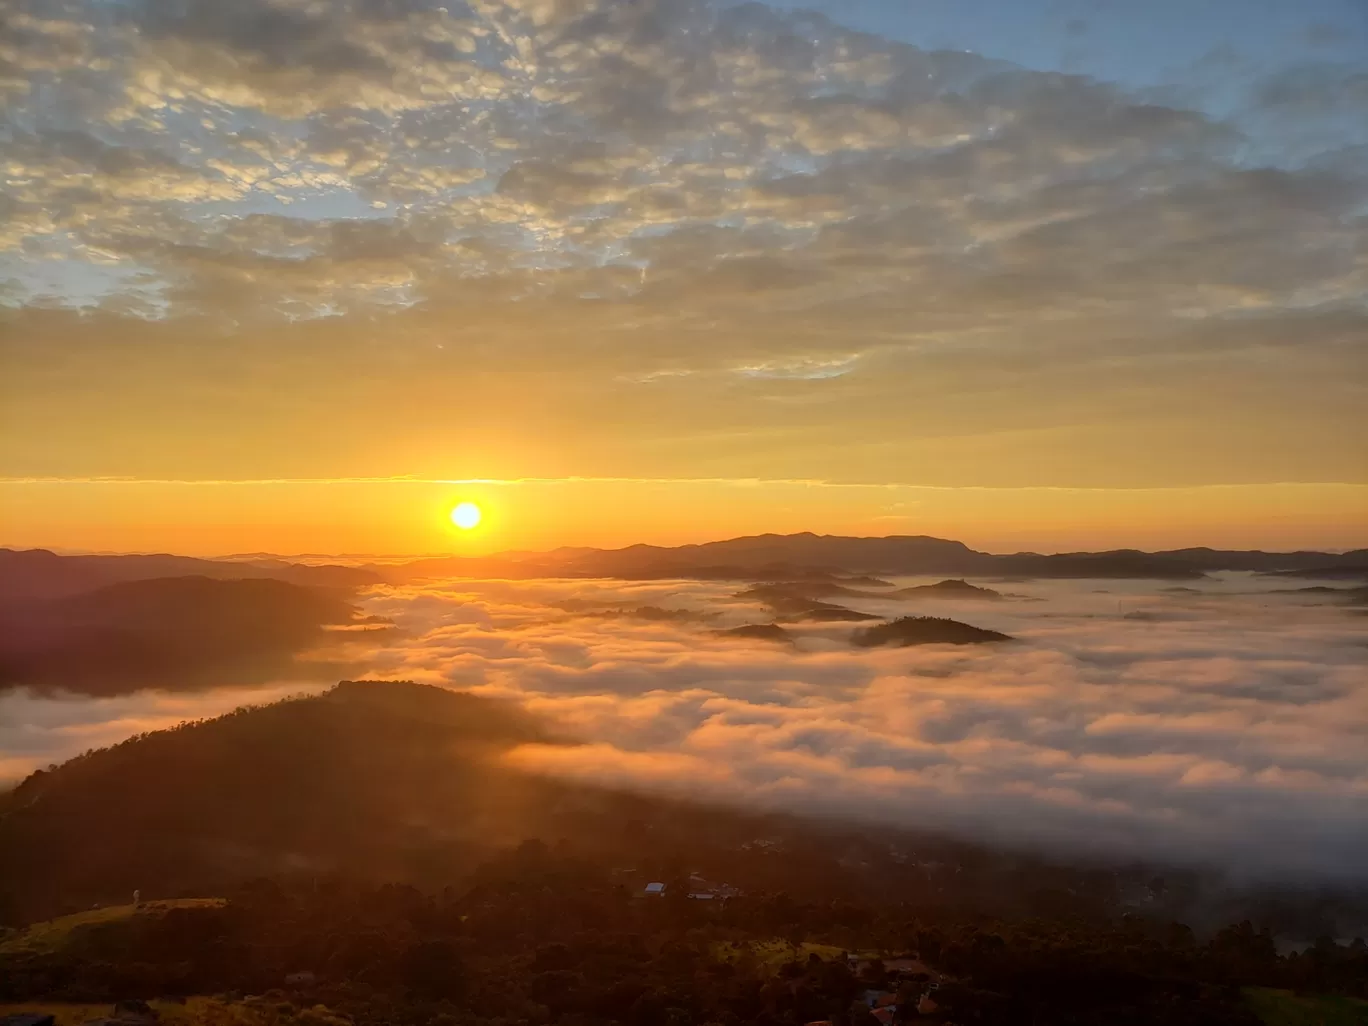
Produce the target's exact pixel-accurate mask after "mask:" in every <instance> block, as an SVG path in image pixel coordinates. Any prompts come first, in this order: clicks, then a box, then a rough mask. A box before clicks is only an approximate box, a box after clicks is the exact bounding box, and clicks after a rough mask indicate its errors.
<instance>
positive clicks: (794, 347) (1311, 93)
mask: <svg viewBox="0 0 1368 1026" xmlns="http://www.w3.org/2000/svg"><path fill="white" fill-rule="evenodd" d="M92 3H93V0H72V2H70V3H58V2H56V0H33V4H32V6H33V10H34V11H39V12H41V16H39V15H38V14H34V15H32V16H30V15H24V26H23V30H22V32H21V33H20V34H19V36H18V37H16V38H21V39H22V40H23V48H22V49H23V54H22V60H20V59H19V58H18V57H16V61H17V63H15V62H11V63H12V64H13V69H12V70H13V74H11V75H9V76H8V77H7V78H6V79H5V80H4V81H3V82H0V94H2V95H3V102H0V138H4V139H5V140H6V143H5V155H4V163H3V169H4V172H5V173H4V174H3V175H0V213H2V214H3V217H2V218H0V368H3V370H2V371H0V501H3V506H2V507H0V544H9V545H49V546H60V547H66V548H79V549H138V550H146V549H159V550H165V549H174V550H181V551H187V552H203V553H209V552H224V551H242V550H252V549H269V550H275V551H301V550H311V551H319V550H332V551H338V550H366V551H384V552H418V551H434V550H438V551H439V550H445V549H448V548H450V547H452V546H456V545H459V546H464V547H466V548H482V549H487V548H504V547H519V546H529V547H547V546H554V545H559V544H596V545H622V544H627V543H631V542H634V541H655V542H663V543H669V542H679V541H694V540H704V539H711V538H719V537H724V536H729V535H736V534H741V533H753V532H762V531H799V530H813V531H823V532H844V533H852V534H855V533H858V534H886V533H890V532H909V533H931V534H938V535H944V536H949V537H954V538H960V539H963V540H965V541H966V542H969V543H971V544H974V545H978V546H982V547H985V548H990V549H1013V548H1019V547H1031V548H1040V549H1078V548H1085V547H1087V548H1096V547H1104V546H1128V545H1135V546H1146V547H1157V546H1168V545H1183V544H1210V545H1240V546H1244V545H1257V546H1262V547H1269V548H1273V547H1277V548H1285V547H1293V546H1315V547H1324V548H1331V547H1350V546H1356V545H1363V544H1365V542H1368V538H1365V533H1364V524H1365V523H1366V522H1368V515H1366V514H1368V505H1366V504H1365V500H1364V490H1365V488H1368V429H1366V428H1368V423H1366V422H1365V415H1364V410H1365V409H1368V391H1365V381H1368V363H1365V350H1364V340H1365V339H1368V308H1365V306H1364V303H1363V297H1364V296H1365V295H1368V243H1365V238H1366V236H1365V231H1364V216H1363V215H1364V207H1363V201H1364V197H1365V196H1368V172H1365V164H1364V163H1363V161H1362V160H1357V159H1353V158H1352V156H1346V154H1348V155H1352V154H1354V153H1357V152H1360V151H1361V150H1362V149H1363V147H1364V146H1368V128H1364V127H1361V126H1363V124H1364V122H1363V119H1362V118H1361V116H1357V117H1356V116H1355V115H1358V114H1361V112H1360V111H1358V110H1357V109H1356V108H1354V107H1353V106H1352V104H1353V100H1354V97H1355V96H1357V95H1359V94H1357V93H1355V92H1354V89H1353V84H1354V81H1355V79H1354V78H1353V74H1354V73H1356V72H1355V71H1354V66H1353V65H1352V64H1351V63H1346V62H1344V61H1341V62H1339V63H1335V62H1334V61H1331V60H1329V59H1328V58H1326V57H1324V54H1322V55H1321V56H1319V57H1318V56H1317V55H1316V54H1315V53H1310V52H1302V51H1301V50H1298V49H1296V48H1295V47H1291V48H1290V49H1289V50H1288V56H1287V58H1286V59H1287V61H1289V62H1291V63H1289V64H1288V65H1287V67H1286V68H1281V67H1273V66H1272V65H1270V66H1269V68H1268V69H1267V76H1268V77H1267V78H1266V79H1264V78H1260V77H1259V75H1256V74H1254V73H1253V72H1252V71H1251V72H1250V74H1249V76H1248V81H1246V80H1245V79H1244V78H1241V79H1240V80H1239V81H1235V80H1233V79H1232V80H1231V81H1229V82H1225V83H1222V84H1220V88H1217V89H1216V90H1215V91H1214V92H1211V91H1208V88H1207V87H1208V86H1209V85H1210V83H1209V82H1206V81H1205V79H1202V81H1199V80H1198V79H1201V78H1202V76H1197V78H1191V77H1190V78H1189V79H1186V80H1184V82H1183V83H1181V85H1183V87H1182V88H1173V89H1168V90H1159V91H1155V90H1146V91H1144V92H1137V91H1136V87H1135V85H1134V74H1133V73H1134V70H1135V69H1134V68H1133V67H1132V68H1131V71H1132V75H1131V78H1129V79H1128V78H1127V76H1126V75H1125V74H1122V73H1121V70H1120V65H1119V63H1118V70H1117V74H1116V75H1115V76H1114V77H1113V78H1109V77H1108V76H1107V75H1106V74H1103V73H1101V72H1100V71H1099V73H1097V74H1089V75H1081V74H1059V73H1056V72H1057V70H1058V69H1056V70H1051V69H1050V68H1047V67H1038V66H1020V67H1016V66H1013V65H1010V64H1007V63H1005V62H1004V61H1002V60H999V59H998V58H999V57H1001V56H1002V55H1001V54H997V53H993V52H988V49H985V50H984V52H979V51H978V50H975V49H973V48H972V47H958V46H957V47H955V48H954V49H953V50H949V51H942V50H938V49H936V48H935V46H934V45H933V43H934V40H932V39H931V38H930V37H925V38H923V37H922V36H920V35H918V34H917V33H918V32H921V31H924V29H925V26H924V25H922V24H921V20H919V18H918V17H916V16H915V15H906V16H905V17H899V18H897V19H895V20H896V21H897V23H898V24H899V25H900V26H902V28H901V29H900V31H903V30H905V31H906V32H908V33H911V35H908V36H907V37H906V38H903V37H902V36H899V35H897V34H894V35H891V36H884V35H880V34H879V33H878V32H873V33H870V32H860V31H855V30H853V29H851V28H849V27H846V26H843V25H842V24H841V23H840V21H839V19H835V20H825V19H823V18H821V17H812V16H806V15H801V14H797V13H794V12H793V11H792V10H791V9H790V7H791V5H788V6H785V5H783V4H780V5H766V4H740V5H738V4H730V3H721V2H713V0H699V2H697V3H694V2H690V3H675V2H673V0H669V2H666V0H643V2H637V3H622V2H618V0H576V2H574V3H549V2H545V0H488V2H483V0H482V2H481V3H478V4H474V5H471V4H466V3H445V2H439V0H413V2H412V3H405V4H400V5H384V4H382V5H378V6H377V5H361V6H357V5H355V4H344V3H305V2H303V0H270V2H269V3H268V2H266V0H233V2H232V3H224V2H222V0H188V2H186V3H183V4H171V5H166V4H151V5H132V6H130V7H129V8H128V10H127V11H124V12H123V14H122V15H121V19H122V20H121V21H120V31H119V32H117V33H113V34H111V33H107V32H103V31H92V30H91V27H92V25H93V24H103V23H104V22H103V19H104V18H105V17H106V15H105V14H98V11H97V8H99V5H98V4H95V5H94V6H92ZM282 5H283V8H286V9H288V10H289V11H291V12H292V13H291V14H290V17H291V18H297V19H298V24H299V25H300V26H301V29H300V32H299V34H298V36H297V37H294V36H292V37H290V38H279V37H278V35H276V34H273V32H272V31H271V29H270V26H273V25H275V24H276V23H277V21H278V15H279V10H280V9H281V8H282ZM372 7H374V8H375V9H374V10H372V9H371V8H372ZM831 7H832V9H833V10H838V8H839V5H831ZM888 7H889V9H890V10H894V9H896V10H898V11H904V12H906V11H909V10H911V9H912V8H914V7H916V5H908V4H906V3H905V2H902V0H898V2H894V0H890V2H889V5H888ZM363 8H364V10H363ZM100 9H101V10H102V8H100ZM225 12H226V13H225ZM97 14H98V17H97ZM1306 16H1307V17H1309V15H1306ZM92 19H93V20H92ZM972 20H974V19H971V21H972ZM979 20H981V19H979ZM1218 20H1219V19H1218ZM291 23H292V24H294V22H293V21H292V22H291ZM890 24H892V23H891V22H890ZM1002 35H1003V34H1002V32H998V33H997V35H996V38H997V39H998V40H999V43H1000V42H1001V39H1002ZM993 38H995V37H994V34H993V33H991V32H989V33H986V34H985V36H984V44H983V45H984V46H985V47H988V48H989V49H991V47H989V44H990V43H991V42H992V40H993ZM936 45H939V44H936ZM1290 46H1291V44H1289V47H1290ZM1294 51H1295V53H1294ZM1163 52H1164V54H1168V53H1169V51H1168V50H1167V49H1164V51H1163ZM1329 52H1330V51H1325V53H1329ZM1133 56H1134V55H1133ZM1342 56H1343V55H1342ZM1158 57H1159V54H1158V53H1157V52H1155V53H1151V54H1150V59H1151V60H1158ZM1306 61H1311V62H1313V63H1312V64H1305V63H1304V62H1306ZM1317 61H1319V63H1315V62H1317ZM1171 63H1172V62H1171V61H1169V60H1168V59H1167V57H1165V58H1164V60H1163V61H1162V62H1161V63H1156V64H1154V66H1153V67H1152V68H1151V69H1150V71H1149V72H1147V74H1152V75H1163V74H1166V72H1165V71H1164V68H1165V67H1167V66H1168V65H1169V64H1171ZM1128 66H1129V65H1128ZM1289 69H1290V70H1289ZM1284 71H1285V72H1287V73H1288V74H1293V75H1294V77H1293V78H1292V79H1286V80H1285V79H1283V78H1279V77H1278V76H1279V75H1280V74H1282V72H1284ZM1173 74H1179V73H1178V72H1174V73H1173ZM1194 74H1195V73H1194ZM1206 74H1207V73H1206V72H1203V75H1206ZM1242 74H1243V73H1242ZM1260 74H1262V72H1261V73H1260ZM1232 75H1233V72H1232ZM1128 83H1129V84H1128ZM1178 84H1179V83H1175V85H1178ZM1292 98H1295V103H1292ZM1289 104H1292V105H1291V106H1289ZM396 477H405V478H413V479H418V480H421V481H429V482H435V481H441V480H451V479H473V478H479V479H493V480H498V481H505V482H520V483H506V484H499V485H486V486H469V487H467V486H456V485H443V484H435V483H429V484H420V483H413V482H408V483H394V482H392V481H390V480H389V479H392V478H396ZM107 478H118V479H127V480H129V481H132V482H141V483H117V484H114V483H104V484H96V483H82V482H87V481H89V480H90V479H107ZM360 479H364V480H360ZM372 479H379V480H372ZM529 479H535V480H529ZM282 481H285V482H295V483H275V484H269V483H261V482H282ZM44 482H54V483H44ZM156 482H185V483H180V484H157V483H156ZM212 482H228V483H219V484H216V483H212ZM253 482H257V483H253ZM346 482H351V483H346ZM746 482H765V483H746ZM783 482H820V484H807V485H800V484H784V483H783ZM467 494H469V495H472V496H474V497H476V498H478V499H480V500H481V501H483V502H484V503H485V504H486V505H487V506H488V507H489V509H490V517H489V522H488V526H487V527H486V528H485V529H484V530H483V531H481V532H479V533H478V534H476V535H473V536H470V537H460V538H458V537H454V536H452V535H451V534H450V533H449V532H448V530H447V528H446V524H445V521H444V518H443V512H444V507H446V506H448V505H449V504H451V503H453V502H454V501H456V500H457V499H458V498H460V497H464V496H465V495H467Z"/></svg>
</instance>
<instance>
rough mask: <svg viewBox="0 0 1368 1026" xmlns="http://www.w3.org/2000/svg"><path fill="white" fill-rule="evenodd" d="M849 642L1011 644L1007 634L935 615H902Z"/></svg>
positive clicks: (867, 629) (862, 633)
mask: <svg viewBox="0 0 1368 1026" xmlns="http://www.w3.org/2000/svg"><path fill="white" fill-rule="evenodd" d="M851 640H852V641H853V642H854V643H855V644H856V645H860V646H862V647H864V648H872V647H874V646H876V645H977V644H980V643H983V642H988V641H1011V640H1012V638H1011V636H1010V635H1007V634H1001V633H999V632H998V631H990V630H986V629H984V628H982V627H974V626H973V625H971V624H967V623H960V621H958V620H947V619H943V618H941V617H938V616H904V617H902V618H901V619H898V620H893V621H891V622H889V623H881V624H879V625H878V626H877V627H868V628H866V629H864V630H862V631H856V632H855V634H854V636H853V637H852V638H851Z"/></svg>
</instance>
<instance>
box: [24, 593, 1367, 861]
mask: <svg viewBox="0 0 1368 1026" xmlns="http://www.w3.org/2000/svg"><path fill="white" fill-rule="evenodd" d="M932 580H934V579H925V578H922V579H899V580H898V581H896V582H895V583H896V584H897V585H898V586H900V587H905V586H909V585H916V584H926V583H931V581H932ZM974 583H976V584H980V585H984V586H987V587H992V588H995V589H997V590H998V591H1000V592H1002V593H1003V594H1004V595H1006V596H1010V597H1007V598H1004V599H1001V600H996V601H989V600H983V599H967V600H943V599H939V598H936V599H896V598H891V597H888V596H887V595H886V592H887V590H888V589H882V591H883V592H884V593H885V594H879V595H878V597H867V596H863V595H861V596H851V595H848V594H837V595H828V596H823V597H822V601H824V602H830V603H835V604H838V605H840V606H843V607H846V608H848V609H855V610H860V611H863V612H868V613H875V614H879V615H880V616H882V617H888V618H892V617H897V616H902V615H909V614H930V615H935V616H945V617H953V618H954V619H956V620H961V621H964V622H966V623H970V624H973V625H975V626H977V627H984V628H990V629H993V630H997V631H1001V632H1004V633H1006V634H1009V635H1011V636H1012V637H1013V638H1015V639H1017V640H1016V641H1013V642H1009V643H995V644H980V645H966V646H944V645H929V646H921V647H910V648H857V647H854V646H852V644H851V640H850V639H851V636H852V634H853V633H854V632H855V631H857V630H859V629H860V627H861V626H862V625H861V624H859V623H845V622H842V623H813V622H795V623H784V627H785V629H786V630H787V631H788V632H790V635H791V637H790V640H789V642H788V643H785V642H783V641H782V640H781V641H771V640H762V639H757V638H744V637H732V636H727V635H725V634H723V633H720V632H721V631H724V630H725V629H727V628H730V627H735V626H738V625H742V624H761V623H769V622H771V621H773V620H774V619H775V614H774V611H773V610H772V609H770V608H768V607H766V606H765V605H762V604H760V603H757V602H755V601H751V600H749V599H745V598H740V597H737V592H739V591H741V590H742V589H743V587H744V586H743V585H739V584H736V583H734V582H694V581H651V582H629V581H606V580H605V581H559V580H544V581H469V580H450V581H441V582H432V583H429V584H427V585H424V586H415V587H394V588H389V587H386V588H377V589H375V590H373V591H371V592H369V593H367V594H366V595H365V596H363V599H362V605H363V606H364V609H365V612H367V613H370V614H376V615H379V616H383V617H387V618H390V619H392V620H393V621H395V623H396V624H397V626H398V627H399V628H400V633H399V634H398V635H397V636H395V637H394V638H393V639H392V641H391V642H390V643H389V644H388V645H386V646H385V647H383V648H380V649H366V650H364V651H358V652H357V653H356V656H355V658H356V659H357V660H358V663H357V664H356V670H355V673H354V674H353V675H354V676H363V675H364V676H372V677H388V678H409V679H414V680H420V681H426V682H430V683H440V684H445V685H448V686H450V687H453V688H460V689H469V690H472V691H475V692H478V693H482V694H487V695H497V696H504V697H508V698H512V699H516V700H517V701H519V702H522V703H524V704H525V705H526V706H527V707H528V708H530V709H531V710H533V711H535V712H537V713H539V714H542V715H543V716H545V717H546V718H547V719H549V720H551V721H554V722H555V723H558V724H559V725H560V726H561V728H562V729H563V730H564V731H565V732H567V733H569V734H571V735H573V736H575V737H577V738H579V739H580V740H582V741H583V742H584V744H583V745H580V746H569V747H566V746H554V747H538V746H532V747H524V748H521V749H518V750H516V751H515V752H514V753H513V756H512V757H513V758H514V759H515V760H516V761H517V763H518V764H520V765H521V766H523V767H526V768H527V769H529V770H533V771H536V772H544V773H550V774H563V775H569V776H574V777H578V778H583V779H587V780H594V781H603V782H611V783H621V784H631V785H634V786H639V787H644V788H662V789H671V790H680V791H686V792H690V793H696V794H703V795H707V796H718V797H724V798H727V799H733V800H741V801H747V802H762V803H768V804H777V805H782V806H787V807H795V808H800V809H820V810H824V811H832V812H837V813H841V814H846V815H854V816H861V817H869V818H872V819H876V820H879V819H882V820H890V821H895V822H899V823H908V824H920V825H926V826H936V827H945V828H949V829H951V830H954V831H956V832H958V833H963V834H966V835H968V836H972V837H977V838H984V839H988V840H994V839H1002V840H1008V841H1013V842H1027V843H1031V844H1045V845H1057V846H1059V847H1061V848H1066V849H1069V850H1072V851H1096V852H1101V853H1105V854H1120V855H1126V856H1129V855H1154V856H1159V857H1174V858H1178V859H1182V860H1184V861H1198V862H1202V861H1211V862H1219V863H1223V864H1227V865H1234V866H1238V867H1243V868H1246V869H1249V870H1251V871H1256V872H1260V873H1262V872H1270V873H1272V874H1274V875H1277V876H1285V877H1294V878H1299V877H1310V876H1323V875H1329V876H1337V877H1342V878H1357V879H1360V880H1365V879H1368V860H1366V859H1364V857H1363V853H1364V851H1365V850H1368V633H1366V632H1365V627H1368V618H1365V616H1364V615H1363V611H1362V610H1356V609H1355V608H1354V607H1352V606H1349V605H1347V604H1344V603H1342V602H1340V601H1337V596H1336V595H1334V594H1332V593H1325V592H1319V593H1318V592H1303V593H1296V592H1292V591H1290V590H1288V589H1293V588H1296V587H1298V586H1299V583H1298V582H1289V581H1287V580H1280V579H1276V578H1269V577H1260V576H1256V575H1250V574H1221V575H1216V576H1213V577H1211V578H1209V579H1206V580H1202V581H1198V582H1194V583H1193V584H1191V585H1190V586H1189V587H1190V588H1191V590H1188V588H1187V587H1175V586H1172V585H1168V584H1163V583H1158V582H1138V581H1091V580H1089V581H1038V580H1033V581H1020V582H992V581H977V582H974ZM1301 583H1305V582H1301ZM849 587H851V588H854V589H856V590H859V591H864V590H869V591H871V592H877V589H875V588H874V587H873V586H872V585H863V584H852V585H849ZM309 677H310V675H309V674H308V672H307V671H305V670H301V674H300V679H298V680H294V681H285V682H276V683H273V684H272V685H270V686H269V687H266V688H255V689H215V690H211V691H206V692H201V693H198V694H186V693H181V694H176V695H168V694H166V693H164V692H153V691H145V692H139V693H136V694H133V695H128V696H122V697H117V698H102V699H88V698H79V699H78V698H62V697H50V696H49V697H40V696H36V695H33V694H30V693H27V692H22V691H19V692H11V693H9V694H5V695H0V778H10V779H12V778H15V777H18V776H21V775H22V774H24V773H26V772H28V771H30V770H32V769H34V768H37V767H40V766H43V765H46V764H47V763H49V762H54V761H60V760H62V759H65V758H67V757H69V756H71V755H74V754H76V753H78V752H80V751H83V750H85V749H87V748H90V747H95V746H99V745H104V744H109V743H113V742H116V741H118V740H121V739H122V738H124V737H127V736H130V735H131V734H134V733H137V732H140V731H145V730H151V729H156V728H158V727H162V726H167V725H170V724H173V723H176V722H179V721H181V720H183V719H187V718H197V717H203V716H213V715H216V714H218V713H221V712H224V711H226V710H228V709H230V708H233V707H235V706H237V705H240V704H243V703H245V702H261V701H269V700H272V699H274V698H277V697H280V696H282V695H284V694H289V693H295V692H300V691H305V690H313V689H317V688H319V687H322V686H325V684H326V683H331V681H326V682H325V681H322V680H312V679H309Z"/></svg>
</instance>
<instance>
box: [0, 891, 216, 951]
mask: <svg viewBox="0 0 1368 1026" xmlns="http://www.w3.org/2000/svg"><path fill="white" fill-rule="evenodd" d="M225 904H227V902H225V901H224V900H223V899H222V898H179V899H176V900H172V901H144V902H143V903H142V904H141V905H110V906H109V907H107V908H92V909H91V910H90V911H88V912H77V913H75V914H74V915H69V916H62V917H61V918H59V919H49V920H48V921H47V922H45V923H34V924H33V925H32V926H30V927H28V928H26V929H24V930H22V931H20V932H19V933H18V934H17V935H16V936H14V937H10V938H8V939H6V940H5V941H3V942H0V954H7V955H10V954H18V953H21V952H33V953H35V954H45V953H49V952H53V951H60V950H61V949H62V947H63V945H65V944H66V943H67V941H68V940H69V939H70V937H71V934H72V933H73V932H74V931H76V930H80V929H83V928H85V927H89V926H95V925H98V924H103V923H116V922H119V921H120V920H123V919H131V918H132V917H133V916H135V915H153V914H156V913H159V912H165V911H167V910H169V909H173V908H218V907H220V906H223V905H225Z"/></svg>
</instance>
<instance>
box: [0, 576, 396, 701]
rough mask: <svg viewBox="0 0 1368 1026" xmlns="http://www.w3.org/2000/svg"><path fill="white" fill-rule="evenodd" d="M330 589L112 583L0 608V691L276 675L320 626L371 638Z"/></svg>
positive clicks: (99, 688)
mask: <svg viewBox="0 0 1368 1026" xmlns="http://www.w3.org/2000/svg"><path fill="white" fill-rule="evenodd" d="M381 626H382V625H381V624H377V623H373V622H370V621H367V620H362V619H359V618H358V614H357V611H356V609H355V607H353V606H352V604H351V603H350V602H348V601H346V600H345V599H344V598H342V597H341V596H340V595H339V594H338V593H335V592H333V591H325V590H319V589H314V588H306V587H301V586H299V585H296V584H290V583H287V582H285V581H276V580H268V579H259V580H258V579H247V580H217V579H213V578H209V577H171V578H155V579H150V580H138V581H122V582H120V583H118V584H111V585H108V586H106V587H103V588H98V589H96V590H94V591H91V592H86V593H84V594H80V595H72V596H69V597H66V598H61V599H56V600H52V601H49V602H31V603H27V604H24V605H21V606H12V607H9V608H7V609H3V610H0V688H4V687H16V686H27V687H33V688H38V689H47V688H52V689H61V690H64V691H75V692H81V693H85V694H93V695H109V694H119V693H123V692H126V691H129V690H133V689H137V688H145V687H149V686H150V687H160V688H167V689H174V690H194V689H197V688H202V687H210V686H214V685H218V684H253V683H258V682H260V681H264V680H266V679H268V678H270V677H271V676H273V675H277V674H281V673H284V672H285V671H287V670H289V669H290V668H291V666H292V665H293V663H294V659H295V657H296V655H298V654H300V653H302V652H303V651H305V650H306V649H309V648H311V647H313V646H316V645H319V644H321V643H323V642H324V641H326V640H328V634H329V632H328V630H327V629H328V628H330V627H358V628H362V629H363V630H361V631H358V632H349V633H348V635H347V636H348V637H358V638H360V637H366V636H368V635H372V634H373V633H374V632H375V629H376V628H378V627H381Z"/></svg>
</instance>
